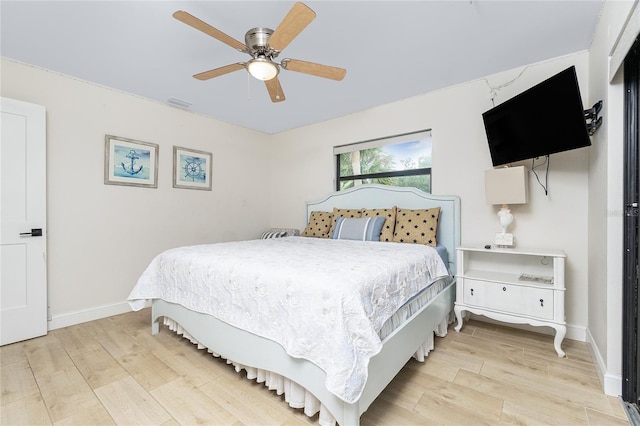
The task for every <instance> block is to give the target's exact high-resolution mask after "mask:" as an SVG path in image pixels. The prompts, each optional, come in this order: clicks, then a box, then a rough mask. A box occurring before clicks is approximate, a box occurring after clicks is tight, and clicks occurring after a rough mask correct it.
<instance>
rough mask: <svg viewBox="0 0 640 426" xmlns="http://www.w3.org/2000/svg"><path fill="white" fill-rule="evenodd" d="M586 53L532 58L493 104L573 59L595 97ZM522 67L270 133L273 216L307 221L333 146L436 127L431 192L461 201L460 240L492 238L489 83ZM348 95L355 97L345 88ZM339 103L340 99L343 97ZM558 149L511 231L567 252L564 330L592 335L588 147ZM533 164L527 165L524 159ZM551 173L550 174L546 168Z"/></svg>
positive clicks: (329, 175) (328, 178)
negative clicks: (486, 116)
mask: <svg viewBox="0 0 640 426" xmlns="http://www.w3.org/2000/svg"><path fill="white" fill-rule="evenodd" d="M588 58H589V57H588V54H587V53H586V52H583V53H577V54H574V55H570V56H566V57H562V58H556V59H553V60H549V61H545V62H543V63H537V64H532V65H530V66H529V67H527V69H526V70H525V71H524V73H523V74H522V76H521V77H520V78H519V79H517V80H516V81H515V82H514V83H513V84H511V85H510V86H508V87H505V88H504V89H503V90H500V91H499V92H498V97H497V98H496V104H498V103H500V102H502V101H504V100H506V99H508V98H510V97H511V96H513V95H515V94H517V93H520V92H521V91H523V90H525V89H527V88H529V87H531V86H533V85H535V84H537V83H539V82H540V81H542V80H544V79H546V78H548V77H550V76H552V75H553V74H555V73H557V72H559V71H562V70H563V69H565V68H567V67H569V66H571V65H575V66H576V68H577V71H578V79H579V81H580V86H581V90H582V92H583V98H584V99H588V93H587V90H588V87H589V84H588V82H589V76H588ZM521 71H522V69H517V70H510V71H505V72H502V73H500V74H496V75H492V76H490V77H488V79H487V80H484V79H482V80H476V81H471V82H468V83H465V84H461V85H458V86H455V87H451V88H447V89H444V90H440V91H437V92H433V93H429V94H425V95H422V96H418V97H414V98H411V99H407V100H403V101H401V102H395V103H392V104H387V105H383V106H380V107H377V108H373V109H369V110H366V111H363V112H360V113H357V114H352V115H349V116H345V117H341V118H338V119H335V120H331V121H327V122H323V123H320V124H316V125H311V126H306V127H304V128H299V129H294V130H291V131H288V132H284V133H281V134H277V135H274V136H273V140H272V144H273V151H274V153H273V156H272V160H271V170H272V183H271V185H272V189H271V191H272V202H271V221H272V223H274V224H277V225H282V226H295V227H299V228H302V227H303V226H304V219H305V218H304V216H303V214H301V212H300V208H299V206H300V205H302V204H303V203H304V202H305V201H308V200H312V199H317V198H321V197H322V196H324V195H325V194H326V193H327V192H329V191H331V190H333V188H334V174H335V172H334V168H335V165H334V159H333V157H332V147H333V146H334V145H341V144H345V143H351V142H358V141H364V140H368V139H372V138H376V137H383V136H389V135H394V134H399V133H406V132H411V131H414V130H421V129H432V131H433V169H432V170H433V193H435V194H457V195H459V196H460V197H461V199H462V241H463V243H465V244H483V245H484V244H486V243H491V242H492V239H493V236H494V234H495V232H497V231H498V230H499V227H498V222H497V211H498V206H489V205H486V204H485V201H484V181H483V178H484V171H485V170H486V169H490V168H491V167H492V166H491V159H490V154H489V149H488V146H487V140H486V136H485V133H484V126H483V123H482V116H481V114H482V113H483V112H484V111H486V110H488V109H490V108H491V106H492V103H491V100H490V97H489V92H490V90H489V84H490V85H492V86H499V85H501V84H504V83H507V82H509V81H510V80H512V79H514V78H515V77H517V76H518V74H519V73H520V72H521ZM345 96H348V94H345ZM337 102H339V100H338V101H337ZM531 131H532V132H539V134H540V135H541V137H544V111H541V112H540V116H539V117H532V122H531ZM590 149H592V148H583V149H579V150H574V151H570V152H565V153H561V154H554V155H552V156H551V169H550V175H549V184H548V188H549V195H548V196H545V194H544V191H543V190H542V188H540V187H539V186H537V184H536V183H535V178H534V177H533V176H531V177H530V180H529V185H530V191H529V193H530V200H529V203H528V204H526V205H520V206H517V205H516V206H511V207H512V211H513V213H514V215H515V223H514V225H515V226H514V228H513V232H514V234H515V235H516V238H517V239H518V244H519V245H520V246H528V247H548V248H559V249H564V250H565V251H566V252H567V256H568V259H567V275H566V283H567V303H566V313H567V323H568V325H569V328H568V334H567V336H568V337H570V338H574V339H578V340H585V336H586V326H587V323H588V315H587V268H588V257H587V234H588V226H587V217H588V212H587V209H588V166H589V160H588V158H589V150H590ZM517 164H524V165H526V166H527V167H530V164H531V163H530V162H523V163H517ZM542 174H544V172H543V173H542Z"/></svg>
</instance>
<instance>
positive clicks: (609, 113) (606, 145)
mask: <svg viewBox="0 0 640 426" xmlns="http://www.w3.org/2000/svg"><path fill="white" fill-rule="evenodd" d="M632 6H633V2H630V1H625V2H621V1H607V2H606V3H605V7H604V9H603V12H602V15H601V18H600V22H599V25H598V28H597V31H596V34H595V36H594V40H593V43H592V46H591V49H590V55H589V56H590V57H589V69H590V73H591V78H590V85H589V89H590V90H589V92H590V99H589V105H592V104H594V103H595V102H597V101H598V100H603V101H604V106H603V111H602V116H603V124H602V127H601V128H600V130H599V131H598V133H596V135H595V137H594V146H593V147H592V150H591V156H590V164H589V259H590V260H592V261H591V262H589V264H588V267H589V271H588V272H589V285H588V291H589V305H588V309H589V324H588V327H589V336H588V341H589V342H590V343H591V345H592V349H593V352H594V358H595V361H596V364H597V366H598V370H599V374H600V377H601V380H602V382H603V386H604V390H605V392H606V393H607V394H610V395H619V394H620V393H621V390H622V376H621V374H622V244H623V235H622V220H623V218H622V205H623V198H622V188H623V179H622V170H623V142H624V133H623V118H624V117H623V111H624V109H623V101H624V87H623V80H622V77H623V73H622V72H619V73H618V74H617V75H616V77H615V79H614V80H613V82H611V83H609V79H610V78H609V77H610V76H609V60H608V58H609V56H610V54H611V52H612V49H613V47H614V45H615V43H616V41H617V39H618V37H619V35H620V32H621V30H622V28H623V25H624V23H625V22H626V20H627V17H628V16H629V13H630V12H631V9H632Z"/></svg>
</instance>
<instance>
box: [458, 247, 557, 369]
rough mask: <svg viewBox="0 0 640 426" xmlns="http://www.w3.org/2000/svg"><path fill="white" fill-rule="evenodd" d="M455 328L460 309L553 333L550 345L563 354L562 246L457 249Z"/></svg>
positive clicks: (460, 317)
mask: <svg viewBox="0 0 640 426" xmlns="http://www.w3.org/2000/svg"><path fill="white" fill-rule="evenodd" d="M456 251H457V265H458V271H457V284H456V286H457V287H456V304H455V308H454V311H455V314H456V319H457V322H458V323H457V325H456V327H455V330H456V331H460V329H461V328H462V325H463V312H465V311H467V312H471V313H474V314H477V315H484V316H486V317H489V318H492V319H494V320H498V321H502V322H509V323H514V324H529V325H532V326H548V327H552V328H553V329H555V331H556V335H555V338H554V347H555V350H556V352H557V353H558V356H559V357H563V356H564V355H565V354H564V351H563V350H562V347H561V346H562V340H563V339H564V336H565V334H566V332H567V327H566V322H565V319H564V292H565V286H564V261H565V258H566V254H565V253H564V251H562V250H545V249H521V248H517V249H514V248H512V249H506V248H492V249H485V248H484V247H471V246H469V247H458V248H457V250H456Z"/></svg>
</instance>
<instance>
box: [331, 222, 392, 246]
mask: <svg viewBox="0 0 640 426" xmlns="http://www.w3.org/2000/svg"><path fill="white" fill-rule="evenodd" d="M384 221H385V218H384V217H363V218H360V219H351V218H345V217H339V218H338V219H337V220H336V225H335V227H334V230H333V235H332V236H331V238H333V239H336V240H359V241H380V231H382V225H384Z"/></svg>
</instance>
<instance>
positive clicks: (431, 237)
mask: <svg viewBox="0 0 640 426" xmlns="http://www.w3.org/2000/svg"><path fill="white" fill-rule="evenodd" d="M439 217H440V207H434V208H431V209H417V210H409V209H401V208H398V211H397V213H396V228H395V230H394V232H393V241H395V242H396V243H415V244H426V245H428V246H432V247H435V246H436V245H437V241H436V234H437V232H438V218H439Z"/></svg>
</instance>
